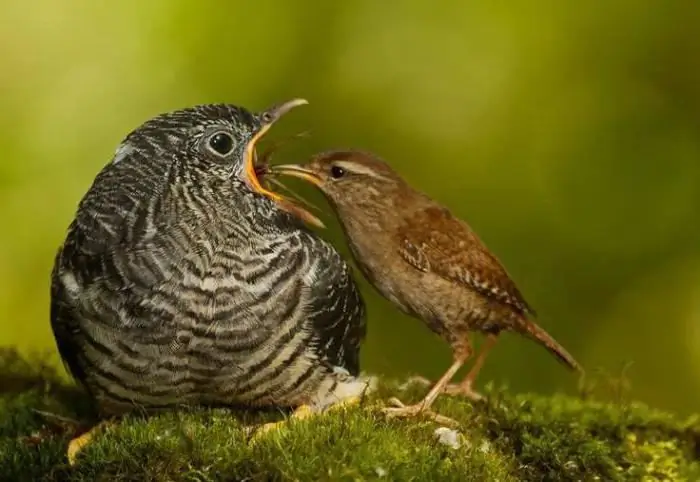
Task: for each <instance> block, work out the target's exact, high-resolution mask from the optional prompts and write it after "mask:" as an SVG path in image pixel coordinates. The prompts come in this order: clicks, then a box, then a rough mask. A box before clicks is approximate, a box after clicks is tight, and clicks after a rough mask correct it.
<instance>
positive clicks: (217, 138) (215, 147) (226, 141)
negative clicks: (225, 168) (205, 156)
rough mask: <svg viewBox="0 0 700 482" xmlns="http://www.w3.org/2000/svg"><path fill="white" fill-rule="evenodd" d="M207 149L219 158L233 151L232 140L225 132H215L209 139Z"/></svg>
mask: <svg viewBox="0 0 700 482" xmlns="http://www.w3.org/2000/svg"><path fill="white" fill-rule="evenodd" d="M209 148H210V149H211V150H212V151H214V152H215V153H216V154H218V155H220V156H225V155H226V154H229V153H230V152H231V151H232V150H233V138H232V137H231V136H230V135H229V134H227V133H225V132H217V133H216V134H214V135H213V136H211V137H210V138H209Z"/></svg>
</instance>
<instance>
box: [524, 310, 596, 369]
mask: <svg viewBox="0 0 700 482" xmlns="http://www.w3.org/2000/svg"><path fill="white" fill-rule="evenodd" d="M516 331H518V332H520V333H522V334H523V335H525V336H527V337H528V338H530V339H532V340H534V341H536V342H538V343H540V344H541V345H543V346H544V347H545V348H547V350H549V351H550V352H551V353H552V354H553V355H554V356H556V357H557V359H558V360H559V361H560V362H562V363H563V364H564V365H566V366H567V367H569V368H570V369H571V370H575V371H577V372H579V373H583V368H582V367H581V365H579V363H578V362H577V361H576V360H575V359H574V357H573V356H571V355H570V354H569V352H568V351H566V350H565V349H564V347H563V346H561V345H560V344H559V343H557V342H556V340H555V339H554V338H552V337H551V336H550V334H549V333H547V332H546V331H544V330H543V329H542V328H540V327H539V326H538V325H537V324H536V323H535V322H533V321H531V320H527V319H524V320H522V322H521V323H520V324H519V326H518V327H517V328H516Z"/></svg>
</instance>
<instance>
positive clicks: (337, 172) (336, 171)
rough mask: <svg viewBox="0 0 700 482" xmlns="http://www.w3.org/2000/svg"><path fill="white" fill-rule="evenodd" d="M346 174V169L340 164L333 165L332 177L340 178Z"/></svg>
mask: <svg viewBox="0 0 700 482" xmlns="http://www.w3.org/2000/svg"><path fill="white" fill-rule="evenodd" d="M344 175H345V169H343V168H342V167H340V166H331V177H332V178H333V179H340V178H341V177H343V176H344Z"/></svg>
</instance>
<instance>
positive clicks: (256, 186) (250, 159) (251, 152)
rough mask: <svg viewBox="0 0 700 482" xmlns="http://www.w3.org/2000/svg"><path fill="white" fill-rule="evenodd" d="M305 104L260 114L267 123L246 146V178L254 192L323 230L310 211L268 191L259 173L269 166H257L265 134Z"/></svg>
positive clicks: (298, 102) (290, 104)
mask: <svg viewBox="0 0 700 482" xmlns="http://www.w3.org/2000/svg"><path fill="white" fill-rule="evenodd" d="M305 104H308V102H307V101H306V100H305V99H293V100H290V101H287V102H284V103H282V104H279V105H277V106H275V107H272V108H270V109H268V110H266V111H265V112H263V113H261V114H260V118H261V119H265V121H264V122H266V123H265V124H263V126H262V127H261V128H260V130H259V131H258V132H257V133H256V134H255V136H253V138H252V139H251V140H250V142H248V145H247V146H246V155H245V174H246V175H245V178H246V181H247V182H248V186H249V187H250V188H251V189H252V190H254V191H256V192H258V193H260V194H263V195H265V196H267V197H269V198H270V199H272V200H273V201H275V202H276V203H277V205H278V206H279V207H280V208H282V209H284V210H285V211H287V212H289V213H291V214H294V215H296V216H297V217H299V218H300V219H301V220H302V221H305V222H306V223H308V224H311V225H314V226H317V227H320V228H323V227H325V226H324V224H323V222H321V220H320V219H318V218H317V217H316V216H314V215H313V214H311V213H310V212H309V211H307V210H306V209H304V208H302V207H301V206H298V205H297V204H295V203H294V202H293V201H291V200H290V199H287V198H285V197H284V196H281V195H279V194H277V193H275V192H272V191H270V190H268V189H266V188H265V187H264V186H263V185H262V184H261V183H260V179H259V178H258V173H267V172H269V169H268V167H267V166H256V162H257V157H258V156H257V154H256V150H255V146H256V144H257V142H258V141H259V140H260V139H262V137H263V136H264V135H265V133H267V131H268V130H270V127H272V125H273V124H274V123H275V122H276V121H277V120H278V119H279V118H280V117H282V116H283V115H284V114H286V113H287V112H289V111H290V110H292V109H294V108H295V107H298V106H300V105H305Z"/></svg>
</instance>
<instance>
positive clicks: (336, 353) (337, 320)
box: [309, 245, 367, 376]
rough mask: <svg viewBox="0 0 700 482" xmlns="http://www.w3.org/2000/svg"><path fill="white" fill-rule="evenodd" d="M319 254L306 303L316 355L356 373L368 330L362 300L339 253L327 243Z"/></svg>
mask: <svg viewBox="0 0 700 482" xmlns="http://www.w3.org/2000/svg"><path fill="white" fill-rule="evenodd" d="M317 254H318V253H317ZM320 256H321V258H320V259H323V260H324V262H321V263H319V272H318V273H317V280H316V282H315V283H313V284H312V286H310V288H311V302H310V306H309V314H310V319H311V323H312V325H313V327H314V330H315V332H316V334H317V337H318V350H319V356H321V357H322V358H324V359H326V360H327V361H328V363H330V364H331V365H332V366H333V367H340V368H343V369H345V370H347V371H348V372H349V373H350V374H351V375H353V376H357V375H358V374H359V372H360V343H361V342H362V340H363V339H364V338H365V335H366V333H367V325H366V310H365V304H364V301H363V300H362V296H361V295H360V291H359V290H358V288H357V285H356V284H355V281H354V279H353V277H352V274H351V272H350V268H349V267H348V265H347V264H346V263H345V262H344V261H343V260H342V258H341V257H340V255H339V254H338V253H337V252H336V251H335V250H333V249H332V248H331V247H330V246H327V245H326V246H325V249H324V253H321V254H320Z"/></svg>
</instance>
